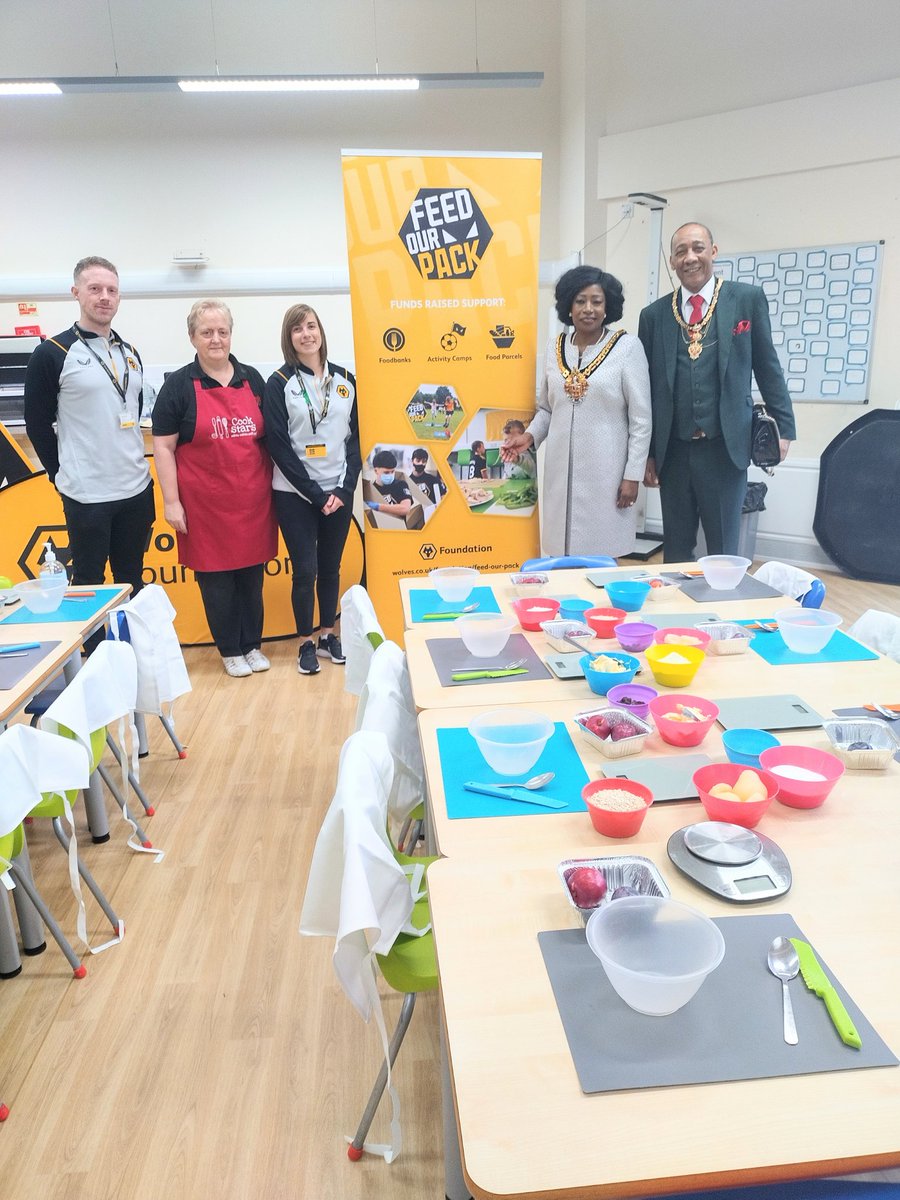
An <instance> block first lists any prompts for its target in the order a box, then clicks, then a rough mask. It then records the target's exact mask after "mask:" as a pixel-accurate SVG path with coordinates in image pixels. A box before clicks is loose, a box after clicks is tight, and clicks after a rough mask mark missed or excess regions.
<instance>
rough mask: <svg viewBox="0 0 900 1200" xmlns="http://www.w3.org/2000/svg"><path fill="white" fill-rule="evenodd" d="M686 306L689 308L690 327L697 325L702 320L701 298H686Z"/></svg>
mask: <svg viewBox="0 0 900 1200" xmlns="http://www.w3.org/2000/svg"><path fill="white" fill-rule="evenodd" d="M688 304H689V305H690V306H691V321H690V323H691V325H699V323H700V322H701V321H702V320H703V297H702V296H688Z"/></svg>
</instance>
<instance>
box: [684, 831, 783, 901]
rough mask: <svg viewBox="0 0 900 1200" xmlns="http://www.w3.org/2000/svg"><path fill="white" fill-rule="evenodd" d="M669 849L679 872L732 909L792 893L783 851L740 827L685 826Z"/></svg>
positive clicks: (765, 838) (764, 838)
mask: <svg viewBox="0 0 900 1200" xmlns="http://www.w3.org/2000/svg"><path fill="white" fill-rule="evenodd" d="M666 849H667V850H668V852H669V858H671V860H672V862H673V863H674V864H675V866H676V867H677V868H678V870H679V871H682V872H683V873H684V874H685V875H687V876H688V878H689V879H693V881H694V883H699V884H700V886H701V887H703V888H706V890H707V891H708V892H712V893H713V894H714V895H716V896H721V897H722V899H723V900H730V901H732V903H734V904H754V903H756V902H758V901H760V900H774V899H775V897H776V896H783V895H784V894H785V892H787V891H789V890H790V886H791V882H792V880H791V867H790V863H789V862H788V860H787V857H786V855H785V853H784V851H783V850H782V849H781V847H780V846H778V845H776V844H775V842H773V841H772V839H771V838H767V837H765V835H764V834H761V833H754V832H753V830H752V829H745V828H744V827H743V826H742V825H732V824H730V823H728V822H725V821H701V822H700V823H699V824H698V825H687V826H685V828H684V829H677V830H676V831H675V833H673V834H672V836H671V837H670V838H669V844H668V846H667V847H666Z"/></svg>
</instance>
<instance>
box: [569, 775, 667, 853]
mask: <svg viewBox="0 0 900 1200" xmlns="http://www.w3.org/2000/svg"><path fill="white" fill-rule="evenodd" d="M609 792H628V794H629V795H630V796H635V797H636V798H637V799H638V800H641V801H643V805H642V807H641V808H633V809H625V810H624V811H622V810H618V809H613V808H604V807H603V797H604V793H607V794H608V793H609ZM581 798H582V800H583V801H584V802H585V804H586V805H587V810H588V814H589V816H590V818H591V824H592V825H593V827H594V828H595V829H596V830H597V832H598V833H602V834H603V836H604V837H611V838H627V837H634V836H635V835H636V834H637V833H638V831H639V830H640V828H641V826H642V825H643V823H644V817H646V815H647V809H648V808H649V807H650V805H651V804H652V803H653V793H652V792H651V791H650V789H649V788H648V787H644V785H643V784H642V783H633V782H632V781H631V780H630V779H592V780H591V782H590V783H586V784H585V785H584V787H583V788H582V789H581Z"/></svg>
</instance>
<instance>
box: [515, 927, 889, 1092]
mask: <svg viewBox="0 0 900 1200" xmlns="http://www.w3.org/2000/svg"><path fill="white" fill-rule="evenodd" d="M715 922H716V924H717V925H718V926H719V928H720V929H721V931H722V934H723V936H724V938H725V957H724V959H723V960H722V962H721V964H720V965H719V967H717V969H716V970H715V971H713V973H712V975H710V976H709V978H708V979H706V981H705V982H704V983H703V985H702V987H701V988H700V990H699V992H697V994H696V996H694V998H693V999H692V1000H691V1001H690V1002H689V1003H688V1004H686V1005H685V1006H684V1008H682V1009H679V1011H678V1012H676V1013H672V1014H671V1016H668V1017H647V1016H643V1015H642V1014H641V1013H636V1012H634V1010H633V1009H630V1008H629V1007H628V1005H627V1004H626V1003H625V1001H624V1000H620V999H619V997H618V996H617V995H616V993H615V992H614V991H613V989H612V986H611V984H610V982H609V980H608V979H607V978H606V972H605V971H604V970H603V967H602V966H601V964H600V961H599V959H597V958H595V957H594V955H593V954H592V953H591V950H590V949H589V947H588V944H587V942H586V940H585V934H584V930H583V929H556V930H552V931H548V932H546V933H539V934H538V941H539V943H540V947H541V953H542V954H543V956H544V965H545V966H546V968H547V974H548V975H549V976H550V983H551V986H552V987H553V995H554V997H555V998H556V1004H557V1007H558V1008H559V1014H560V1017H561V1018H562V1023H563V1028H564V1029H565V1032H566V1040H567V1041H568V1043H569V1050H570V1052H571V1054H572V1059H573V1061H574V1063H575V1070H576V1071H577V1073H578V1079H579V1082H580V1083H581V1087H582V1091H584V1092H588V1093H590V1092H617V1091H626V1090H630V1089H633V1088H647V1087H673V1086H678V1085H683V1084H688V1083H719V1082H722V1081H724V1080H734V1079H770V1078H773V1077H775V1076H777V1075H810V1074H815V1073H816V1072H819V1071H847V1070H853V1069H854V1068H860V1067H889V1066H896V1065H897V1059H896V1057H895V1056H894V1055H893V1054H892V1053H891V1051H890V1049H889V1048H888V1047H887V1046H886V1045H885V1043H884V1042H883V1041H882V1039H881V1038H880V1037H879V1036H878V1034H877V1033H876V1032H875V1030H874V1029H873V1028H872V1026H871V1025H870V1024H869V1022H868V1021H867V1020H866V1018H865V1017H864V1016H863V1014H862V1013H861V1012H860V1010H859V1008H857V1006H856V1004H854V1002H853V1000H852V999H851V997H850V996H848V995H847V993H846V992H845V991H844V989H843V987H842V986H841V984H840V983H839V981H838V980H837V979H835V977H834V975H833V973H832V972H831V971H830V970H829V969H828V964H827V963H826V962H825V960H824V958H823V957H822V954H821V953H820V952H819V948H818V947H817V946H814V947H813V948H814V949H815V951H816V954H817V956H818V959H819V962H820V963H821V964H822V967H823V968H824V970H825V974H826V975H827V976H828V978H829V979H830V980H831V981H832V983H833V984H834V986H835V988H836V990H837V992H838V995H839V996H840V997H841V999H842V1000H843V1002H844V1004H845V1005H846V1008H847V1011H848V1012H849V1013H850V1016H851V1017H852V1018H853V1023H854V1025H855V1026H856V1028H857V1030H858V1031H859V1035H860V1037H861V1038H862V1049H861V1050H854V1049H853V1048H852V1047H850V1046H845V1045H844V1043H843V1042H842V1041H841V1039H840V1038H839V1037H838V1034H837V1031H836V1030H835V1028H834V1026H833V1025H832V1023H831V1018H830V1017H829V1016H828V1012H827V1010H826V1008H825V1002H824V1001H823V1000H820V999H819V998H818V996H816V995H815V994H814V993H813V992H810V991H809V990H808V989H807V987H806V985H805V984H804V983H803V981H802V980H801V979H800V978H799V977H798V978H797V979H795V980H793V981H792V982H791V983H790V985H789V987H790V989H791V1000H792V1002H793V1006H794V1014H795V1016H796V1019H797V1032H798V1034H799V1035H800V1041H799V1043H798V1045H796V1046H788V1045H786V1044H785V1041H784V1037H783V1026H782V1008H781V984H780V983H779V982H778V980H777V979H775V977H774V976H773V975H771V974H770V973H769V971H768V969H767V967H766V951H767V950H768V948H769V946H770V944H771V942H772V940H773V939H774V938H776V937H778V935H779V934H781V935H783V936H785V937H801V938H802V937H803V936H804V935H803V933H802V932H801V930H800V929H798V927H797V925H796V923H795V921H794V919H793V918H792V917H791V916H789V915H788V914H787V913H765V914H761V915H755V916H739V917H716V918H715ZM804 940H807V939H804Z"/></svg>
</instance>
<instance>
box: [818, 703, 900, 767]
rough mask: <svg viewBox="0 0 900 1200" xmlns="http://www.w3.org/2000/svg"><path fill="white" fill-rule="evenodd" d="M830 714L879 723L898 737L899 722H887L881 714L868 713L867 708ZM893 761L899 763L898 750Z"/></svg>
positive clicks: (850, 709) (835, 711)
mask: <svg viewBox="0 0 900 1200" xmlns="http://www.w3.org/2000/svg"><path fill="white" fill-rule="evenodd" d="M832 712H833V713H834V715H835V716H836V717H862V718H864V719H865V720H866V721H880V722H881V724H882V725H887V727H888V729H893V731H894V733H895V734H896V735H897V736H898V737H900V721H889V720H888V718H887V717H883V716H882V715H881V713H877V712H869V710H868V709H867V708H834V709H832ZM894 760H895V761H896V762H900V750H898V751H897V753H896V754H895V755H894Z"/></svg>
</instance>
